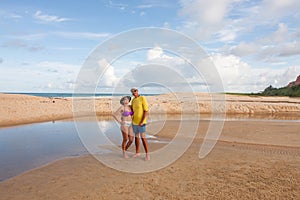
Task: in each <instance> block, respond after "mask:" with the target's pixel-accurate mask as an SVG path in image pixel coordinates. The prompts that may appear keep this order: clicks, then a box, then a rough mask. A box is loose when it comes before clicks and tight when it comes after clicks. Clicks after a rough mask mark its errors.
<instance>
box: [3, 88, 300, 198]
mask: <svg viewBox="0 0 300 200" xmlns="http://www.w3.org/2000/svg"><path fill="white" fill-rule="evenodd" d="M190 95H191V94H184V93H180V94H177V95H176V97H174V95H170V94H169V95H160V96H151V97H147V99H148V103H149V109H150V113H151V115H153V116H152V118H155V116H156V115H161V114H165V115H166V117H165V118H166V119H167V120H166V121H165V122H164V123H163V128H162V129H160V130H159V131H158V132H157V131H155V130H157V127H161V126H162V124H160V122H159V121H156V122H153V123H152V124H151V125H149V130H148V131H149V133H155V136H157V137H158V138H162V139H165V140H168V141H171V140H172V139H174V138H175V137H176V136H177V135H176V133H177V132H178V129H179V128H180V124H181V123H182V121H181V120H179V119H178V118H172V116H173V115H175V114H177V115H178V114H180V113H182V112H187V113H191V114H195V113H196V114H197V113H200V114H208V115H207V116H210V114H211V108H212V104H211V101H210V100H211V96H210V95H209V94H205V93H199V94H194V97H195V99H196V101H192V102H190V104H189V101H190V99H191V98H188V97H189V96H190ZM86 101H87V100H85V99H81V100H79V102H80V103H82V105H83V106H84V104H85V103H86ZM0 103H1V104H2V106H1V107H0V115H1V117H2V119H1V124H0V126H3V127H4V126H12V125H21V124H28V123H36V122H42V121H51V120H61V119H70V118H72V116H73V114H72V110H73V109H74V108H73V107H72V99H71V98H42V97H32V96H26V95H12V94H10V95H8V94H0ZM117 103H118V98H116V99H112V98H98V99H95V107H94V108H93V109H94V111H95V113H96V114H97V115H98V116H101V117H105V116H107V117H108V116H110V114H111V112H112V110H114V108H116V106H118V104H117ZM225 104H226V110H222V109H221V110H220V111H222V112H224V113H226V114H227V118H226V120H225V121H224V127H223V129H222V132H221V135H220V138H219V139H218V141H217V143H216V145H215V146H214V148H213V150H212V151H211V152H210V153H209V154H208V155H207V156H206V157H204V158H202V159H200V158H199V156H198V155H199V151H200V148H201V145H202V144H203V142H204V140H205V135H206V132H207V130H208V128H209V126H210V123H211V119H210V118H209V117H205V118H201V115H200V119H199V120H198V121H196V122H197V125H198V126H197V129H196V134H195V136H194V138H192V143H191V145H190V146H189V148H188V149H187V150H186V151H185V152H184V153H183V155H182V156H181V157H180V158H179V159H177V160H176V161H175V162H173V163H170V165H168V166H166V167H164V168H162V169H159V170H156V171H152V172H148V173H138V174H134V173H126V172H121V171H118V170H116V169H113V168H110V167H108V166H106V165H104V164H103V163H101V162H100V161H99V160H97V159H96V158H95V157H93V156H92V155H84V156H78V157H70V158H63V159H60V160H57V161H55V162H51V163H48V164H47V165H44V166H41V167H38V168H35V169H32V170H30V171H27V172H25V173H22V174H20V175H17V176H15V177H12V178H10V179H7V180H4V181H2V182H0V195H1V199H25V200H26V199H121V198H122V199H299V198H300V189H299V185H300V143H299V141H300V135H299V133H300V122H299V119H300V117H299V113H300V99H299V98H289V97H255V96H239V95H226V101H225ZM195 105H196V106H198V109H196V111H195V109H193V108H194V107H195ZM183 108H184V109H183ZM89 110H90V109H89ZM182 110H184V111H182ZM88 114H89V113H88V112H82V116H84V115H88ZM163 116H164V115H163ZM205 116H206V115H205ZM231 116H234V117H231ZM184 123H185V127H187V128H186V129H185V130H184V131H186V132H187V133H188V132H191V131H193V123H195V121H193V120H185V122H184ZM189 123H190V124H189ZM189 127H190V128H189ZM187 137H188V136H187ZM187 137H186V138H185V137H182V138H180V139H181V140H182V141H186V140H187V139H188V138H187ZM166 145H167V144H165V143H150V146H149V147H150V151H151V152H155V151H157V150H159V149H162V148H163V147H164V146H166ZM133 151H134V146H132V147H131V148H130V152H129V153H130V154H131V153H133ZM110 159H112V160H115V162H116V163H117V164H118V162H120V163H122V162H132V163H135V162H137V163H142V164H141V165H142V166H143V165H151V162H154V161H153V160H155V158H153V159H152V160H150V161H147V162H145V161H144V160H143V157H142V156H141V157H140V158H129V159H127V160H124V159H121V158H120V155H110Z"/></svg>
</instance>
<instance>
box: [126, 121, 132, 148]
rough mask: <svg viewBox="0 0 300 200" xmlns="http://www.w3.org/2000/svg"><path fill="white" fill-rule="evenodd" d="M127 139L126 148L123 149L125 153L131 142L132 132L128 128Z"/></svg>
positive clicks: (130, 128)
mask: <svg viewBox="0 0 300 200" xmlns="http://www.w3.org/2000/svg"><path fill="white" fill-rule="evenodd" d="M128 137H129V140H128V142H127V144H126V147H125V150H126V151H127V150H128V148H129V147H130V145H131V144H132V142H133V130H132V127H129V128H128Z"/></svg>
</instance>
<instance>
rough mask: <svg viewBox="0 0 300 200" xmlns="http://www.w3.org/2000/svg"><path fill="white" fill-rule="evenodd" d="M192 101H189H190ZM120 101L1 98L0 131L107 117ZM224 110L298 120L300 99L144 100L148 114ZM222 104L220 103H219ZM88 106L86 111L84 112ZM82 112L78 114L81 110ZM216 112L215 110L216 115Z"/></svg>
mask: <svg viewBox="0 0 300 200" xmlns="http://www.w3.org/2000/svg"><path fill="white" fill-rule="evenodd" d="M191 97H192V98H191ZM119 98H120V97H107V98H94V99H91V98H77V99H76V101H75V102H74V104H75V105H77V107H75V108H74V106H73V101H72V98H45V97H36V96H28V95H19V94H0V103H1V107H0V115H1V121H0V127H1V126H11V125H19V124H26V123H34V122H43V121H52V120H60V119H68V118H72V117H73V111H74V112H76V111H77V110H79V114H78V115H76V116H88V115H95V113H96V115H97V116H110V115H111V113H112V111H114V110H116V109H117V108H118V107H119V106H120V104H119ZM220 98H221V103H222V105H223V106H226V108H225V109H224V108H222V109H220V111H221V112H222V113H226V114H234V115H236V114H242V115H264V116H268V117H269V116H270V117H276V116H281V117H286V118H287V119H288V118H289V117H290V116H291V117H299V116H300V98H290V97H261V96H253V97H252V96H241V95H222V96H220V97H218V96H217V97H214V98H212V97H211V95H209V94H206V93H196V94H185V93H175V94H165V95H159V96H149V97H147V99H148V103H149V110H150V113H151V114H182V113H191V114H193V113H203V114H210V113H211V112H212V100H214V101H218V100H219V99H220ZM222 101H223V102H222ZM87 106H89V107H88V108H86V107H87ZM81 108H82V109H83V110H80V109H81ZM216 112H218V110H217V111H216Z"/></svg>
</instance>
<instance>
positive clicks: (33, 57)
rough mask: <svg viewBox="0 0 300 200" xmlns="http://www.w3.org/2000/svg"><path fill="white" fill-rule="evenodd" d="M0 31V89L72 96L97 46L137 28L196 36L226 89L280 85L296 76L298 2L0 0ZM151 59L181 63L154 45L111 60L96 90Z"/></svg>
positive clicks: (108, 88)
mask: <svg viewBox="0 0 300 200" xmlns="http://www.w3.org/2000/svg"><path fill="white" fill-rule="evenodd" d="M0 27H1V29H0V35H1V36H0V92H72V91H73V88H74V85H75V81H76V78H77V75H78V72H79V70H80V68H81V67H82V65H83V63H84V62H85V59H86V58H88V56H89V54H90V53H91V52H92V51H93V50H94V49H95V48H96V47H97V46H98V45H100V44H101V43H102V42H104V41H106V40H109V39H110V38H113V37H114V36H115V35H117V34H119V33H121V32H124V31H128V30H132V29H136V28H142V27H159V28H168V29H172V30H176V31H178V32H180V33H184V34H186V35H187V36H189V37H191V38H193V39H194V40H195V41H196V42H197V43H198V44H199V45H201V47H202V48H203V49H204V50H205V51H206V52H207V53H208V54H209V55H210V57H211V59H212V61H213V62H214V64H215V66H216V68H217V70H218V72H219V74H220V77H221V78H222V80H223V85H224V88H225V91H227V92H258V91H261V90H263V89H264V88H266V87H267V86H269V85H270V84H271V85H273V86H275V87H282V86H285V85H287V84H288V82H289V81H293V80H294V79H295V78H296V77H297V75H299V74H300V40H299V38H300V2H299V0H261V1H248V0H209V1H207V0H186V1H180V0H179V1H175V0H166V1H158V0H139V1H138V0H131V1H117V0H114V1H105V0H88V1H66V0H65V1H64V0H60V1H58V0H52V1H50V0H49V1H47V0H45V1H37V0H36V1H34V0H31V1H30V0H23V1H17V0H1V2H0ZM153 58H155V61H156V62H158V63H159V62H162V63H164V64H166V65H168V64H169V65H176V64H178V63H179V62H178V57H176V56H174V55H170V54H168V53H167V52H165V51H164V50H163V49H162V48H161V47H160V46H159V44H157V46H156V47H154V48H153V49H149V50H144V51H141V52H134V53H132V54H128V55H127V56H124V57H122V58H120V59H119V60H117V61H116V62H115V63H114V64H112V63H109V64H110V69H109V70H107V73H106V74H105V78H104V79H103V81H102V82H101V84H102V85H101V88H102V90H101V92H110V91H111V90H112V89H113V88H114V87H116V85H118V81H120V80H122V76H123V75H124V73H126V72H128V71H130V70H133V69H134V68H135V67H137V66H139V65H141V64H143V62H144V60H147V59H148V60H149V59H152V61H153ZM180 69H181V70H182V73H186V71H187V70H189V69H188V68H180ZM135 84H136V86H139V85H138V83H137V82H136V83H135ZM199 91H201V89H200V88H199Z"/></svg>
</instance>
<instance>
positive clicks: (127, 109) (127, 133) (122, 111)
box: [113, 96, 133, 158]
mask: <svg viewBox="0 0 300 200" xmlns="http://www.w3.org/2000/svg"><path fill="white" fill-rule="evenodd" d="M130 100H131V97H130V96H125V97H122V98H121V99H120V104H121V106H120V107H119V108H118V110H117V111H116V112H114V113H113V117H114V118H115V120H116V121H117V122H118V123H119V124H120V125H121V127H120V129H121V132H122V136H123V141H122V151H123V157H124V158H128V156H127V154H126V151H127V149H128V148H129V147H130V145H131V144H132V142H133V130H132V115H133V111H132V108H131V106H130V105H129V102H130ZM128 138H129V140H128Z"/></svg>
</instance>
